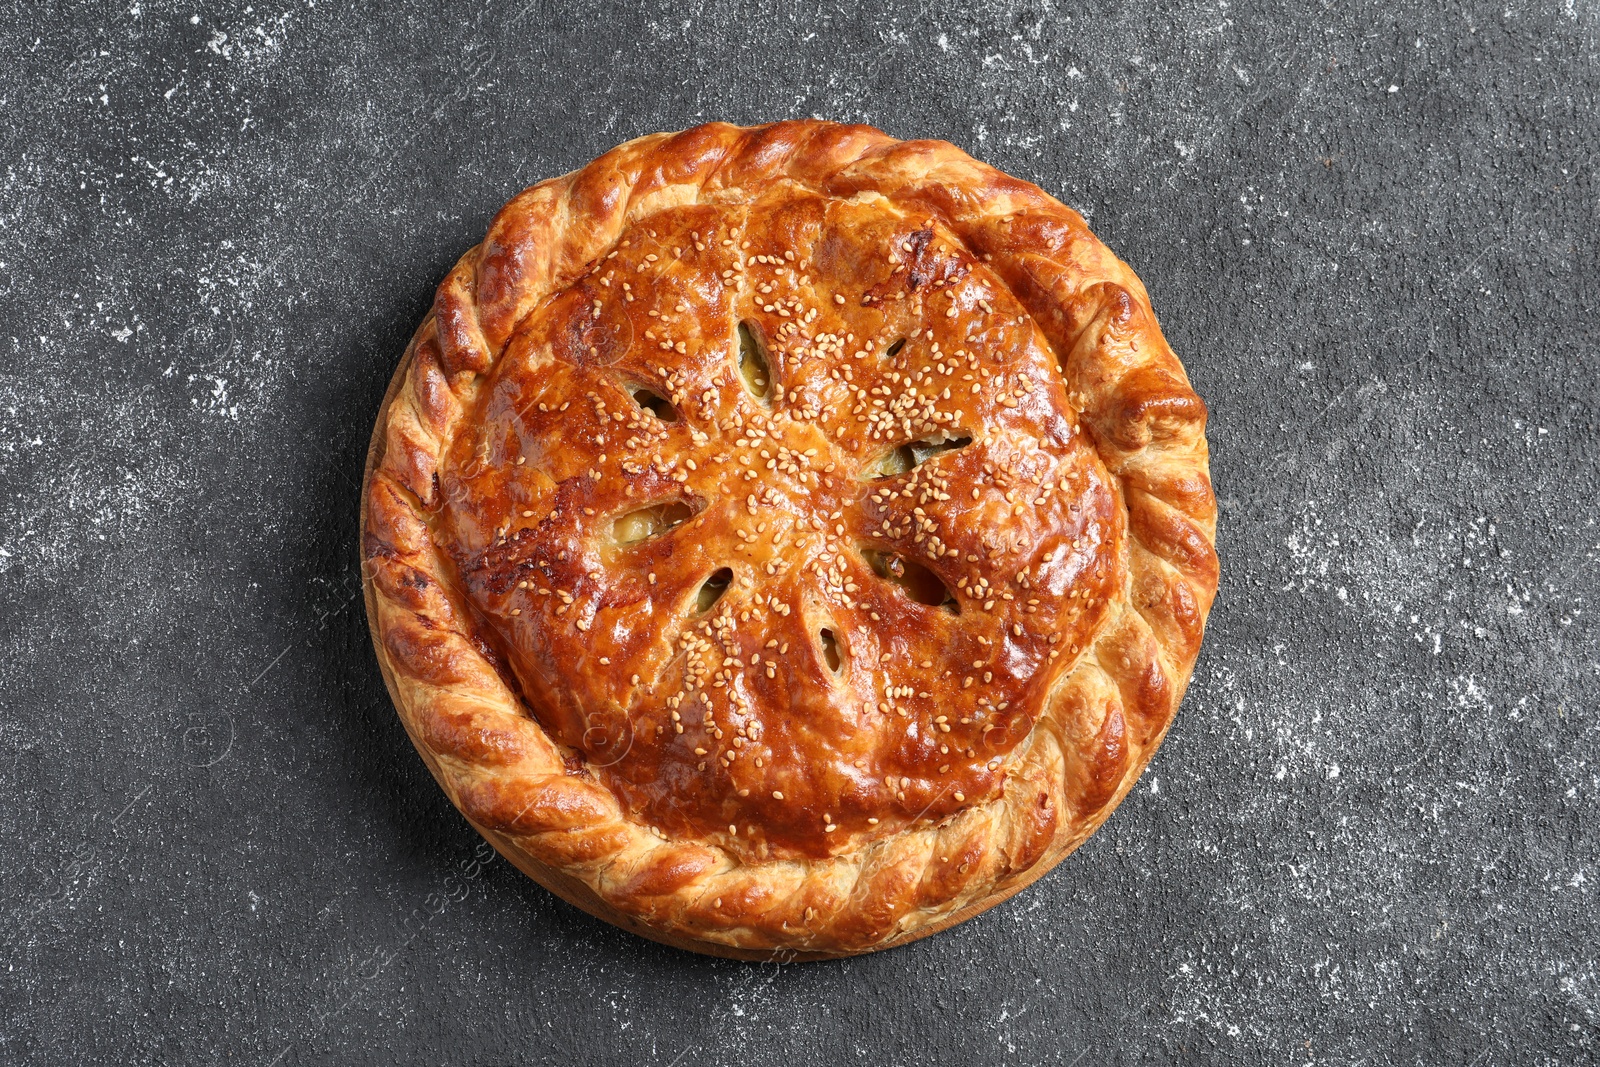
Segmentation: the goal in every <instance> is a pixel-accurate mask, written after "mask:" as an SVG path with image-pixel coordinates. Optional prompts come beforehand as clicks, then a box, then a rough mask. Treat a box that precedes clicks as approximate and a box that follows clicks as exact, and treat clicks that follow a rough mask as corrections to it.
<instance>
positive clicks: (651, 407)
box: [628, 385, 678, 422]
mask: <svg viewBox="0 0 1600 1067" xmlns="http://www.w3.org/2000/svg"><path fill="white" fill-rule="evenodd" d="M628 395H630V396H632V397H633V402H634V403H635V404H638V405H639V407H641V408H643V409H644V410H645V411H648V412H649V413H650V414H652V415H654V416H655V417H656V418H658V419H660V420H661V421H662V422H677V421H678V412H677V410H676V409H675V408H674V407H673V406H672V404H671V403H670V402H669V401H668V400H667V398H666V397H664V396H662V395H661V394H660V393H657V392H655V391H653V390H651V389H647V388H645V387H644V386H642V385H630V386H628Z"/></svg>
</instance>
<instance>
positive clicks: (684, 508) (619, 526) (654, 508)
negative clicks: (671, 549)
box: [611, 500, 694, 545]
mask: <svg viewBox="0 0 1600 1067" xmlns="http://www.w3.org/2000/svg"><path fill="white" fill-rule="evenodd" d="M692 518H694V508H692V507H690V506H689V505H688V504H686V503H684V502H683V501H682V500H673V501H669V502H667V503H665V504H652V505H651V506H649V507H647V508H640V509H639V510H638V511H630V512H629V513H628V514H626V515H624V516H622V517H621V518H620V519H618V520H617V521H616V522H614V523H612V524H611V539H612V540H613V541H615V542H616V543H617V544H619V545H632V544H637V543H639V542H640V541H646V540H649V539H650V538H652V537H660V536H661V535H662V534H664V533H666V532H667V531H668V530H670V529H672V528H673V527H674V526H681V525H682V524H683V523H685V522H688V521H689V520H690V519H692Z"/></svg>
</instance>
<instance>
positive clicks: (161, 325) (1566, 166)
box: [0, 0, 1600, 1067]
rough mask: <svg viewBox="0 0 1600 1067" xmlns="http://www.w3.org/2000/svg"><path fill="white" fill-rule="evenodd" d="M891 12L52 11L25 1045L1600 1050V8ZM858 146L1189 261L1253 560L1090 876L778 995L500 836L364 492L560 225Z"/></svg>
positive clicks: (31, 469)
mask: <svg viewBox="0 0 1600 1067" xmlns="http://www.w3.org/2000/svg"><path fill="white" fill-rule="evenodd" d="M825 2H827V0H825ZM874 6H877V5H857V4H855V3H842V4H838V5H836V6H828V7H825V8H824V9H823V10H817V8H816V5H815V4H814V3H812V2H796V3H774V4H770V5H768V6H767V7H765V8H762V9H746V10H741V9H735V8H734V7H731V6H728V5H726V4H721V3H693V4H688V5H685V6H681V7H675V8H672V9H670V10H663V11H660V12H658V13H655V14H641V13H638V12H636V11H633V10H631V9H630V7H628V6H624V5H618V6H617V7H615V8H611V7H604V6H573V7H569V8H565V9H559V10H558V9H557V8H555V7H554V6H553V5H545V4H539V3H534V4H524V3H500V2H489V3H484V4H477V5H471V6H467V7H462V8H460V9H457V10H456V11H454V12H448V13H446V12H441V11H439V10H437V6H436V5H434V4H420V3H403V4H399V5H396V6H392V7H389V8H387V9H385V10H375V9H374V10H368V9H365V8H361V7H353V6H351V5H349V4H347V3H342V2H337V0H316V2H315V3H314V4H313V3H311V2H310V0H295V2H293V3H288V2H285V0H253V6H246V5H245V4H243V3H239V4H232V5H222V6H217V7H214V8H213V7H211V6H209V5H200V4H189V5H182V6H176V7H174V6H171V5H169V4H168V3H166V2H165V0H122V2H121V3H117V4H84V5H82V6H78V7H67V6H60V7H57V6H46V7H43V8H41V7H40V6H38V5H36V4H31V3H30V4H18V5H16V6H14V7H12V8H11V9H10V10H9V11H8V12H6V13H5V14H4V16H3V17H0V54H3V55H4V64H3V68H0V70H3V73H4V77H3V81H0V114H3V115H4V116H5V121H4V122H3V123H0V144H3V146H4V150H3V155H0V412H3V416H0V603H3V605H4V606H3V608H0V707H3V715H0V759H3V764H0V766H3V770H0V789H3V796H4V804H3V806H0V931H3V933H0V1062H5V1063H18V1064H23V1063H38V1064H67V1063H109V1064H117V1065H132V1064H144V1063H216V1064H222V1063H249V1062H255V1063H260V1064H273V1063H277V1064H310V1063H337V1064H341V1065H361V1064H390V1063H411V1062H416V1063H423V1062H427V1063H440V1064H480V1063H481V1064H499V1063H511V1062H516V1063H536V1064H545V1063H549V1064H568V1063H613V1062H614V1063H627V1064H661V1065H667V1064H680V1065H687V1064H700V1063H716V1064H721V1063H727V1064H735V1063H737V1064H762V1065H765V1064H775V1065H793V1064H797V1063H801V1064H810V1063H816V1064H823V1063H827V1064H834V1063H863V1064H873V1065H882V1064H902V1063H905V1064H909V1063H925V1062H943V1063H968V1062H971V1063H976V1062H995V1063H1061V1064H1078V1063H1082V1064H1090V1063H1101V1062H1111V1063H1121V1062H1129V1063H1132V1062H1152V1063H1165V1062H1171V1061H1186V1062H1195V1063H1230V1064H1231V1063H1238V1064H1246V1063H1272V1064H1286V1063H1337V1064H1357V1063H1374V1064H1382V1063H1407V1064H1409V1063H1426V1064H1457V1065H1470V1067H1482V1065H1485V1064H1497V1063H1531V1064H1542V1063H1551V1064H1555V1063H1563V1064H1569V1063H1582V1062H1595V1061H1596V1059H1597V1057H1600V1052H1597V1048H1600V1020H1597V1012H1600V961H1597V955H1600V949H1597V943H1600V920H1597V919H1596V913H1597V912H1600V908H1597V903H1600V801H1597V798H1600V765H1597V759H1600V744H1597V740H1600V737H1597V727H1596V719H1597V715H1596V711H1597V707H1596V705H1597V698H1600V640H1597V636H1600V621H1597V618H1596V614H1595V612H1596V607H1597V605H1596V603H1595V602H1596V599H1597V596H1600V580H1597V577H1596V564H1597V562H1600V525H1597V522H1596V517H1597V513H1600V504H1597V500H1600V474H1597V460H1596V457H1597V454H1600V430H1597V416H1600V411H1597V395H1600V386H1597V382H1596V377H1597V374H1600V353H1597V351H1596V328H1595V324H1596V313H1597V308H1596V304H1597V297H1600V269H1597V268H1600V263H1597V242H1596V224H1597V215H1600V209H1597V197H1596V191H1597V186H1596V174H1595V166H1596V153H1597V143H1600V117H1597V115H1600V111H1597V104H1600V101H1597V99H1596V97H1597V89H1600V43H1597V39H1600V10H1597V7H1596V4H1595V0H1564V2H1563V0H1549V2H1535V3H1524V2H1522V0H1510V3H1509V6H1506V5H1503V4H1493V5H1489V4H1472V5H1459V4H1441V5H1439V6H1437V7H1434V6H1431V5H1427V4H1424V3H1419V2H1415V0H1398V2H1397V3H1395V4H1392V5H1374V6H1370V7H1368V6H1359V5H1345V4H1333V3H1327V4H1304V5H1300V7H1299V10H1297V11H1295V12H1293V13H1283V12H1279V11H1275V10H1273V9H1271V7H1270V6H1269V5H1265V4H1261V3H1258V2H1256V0H1240V2H1235V3H1223V2H1220V0H1218V2H1215V3H1211V4H1207V5H1204V6H1201V7H1197V8H1191V9H1187V10H1183V11H1180V10H1178V5H1174V4H1168V3H1159V2H1153V0H1130V2H1126V3H1111V2H1101V3H1093V4H1088V5H1083V6H1081V7H1076V6H1063V5H1061V4H1056V3H1049V4H1042V3H1035V2H1019V3H1006V2H1000V0H994V2H990V3H986V4H980V5H979V6H976V7H973V8H970V9H968V10H965V11H963V10H961V9H960V7H959V5H953V4H927V3H914V2H904V3H894V4H890V5H888V6H889V7H890V8H891V11H890V13H888V14H884V15H874V14H870V13H868V12H867V11H866V10H865V9H866V8H868V7H874ZM202 7H204V8H205V9H203V10H202ZM811 114H816V115H821V116H825V117H830V118H837V119H844V120H852V121H864V122H869V123H874V124H876V125H879V126H881V127H883V128H884V129H886V130H888V131H889V132H891V133H893V134H896V135H898V136H905V137H913V136H915V137H939V138H944V139H947V140H950V141H953V142H955V143H957V144H959V145H961V146H963V147H965V148H967V149H968V150H970V151H972V152H973V153H975V154H976V155H978V156H980V157H982V158H984V159H986V160H988V161H989V162H991V163H993V164H995V165H997V166H999V167H1001V168H1003V169H1005V170H1007V171H1010V172H1012V173H1014V174H1017V175H1020V176H1022V177H1025V178H1028V179H1031V180H1033V181H1035V182H1037V183H1039V184H1040V185H1042V186H1044V187H1045V188H1046V189H1049V190H1052V191H1054V192H1055V193H1056V194H1057V195H1059V196H1060V197H1061V198H1062V199H1064V200H1065V201H1066V202H1068V203H1069V204H1072V205H1073V206H1075V207H1077V208H1078V209H1079V210H1080V211H1082V212H1083V213H1084V215H1085V216H1086V217H1087V218H1088V219H1089V221H1090V223H1091V225H1092V226H1093V227H1094V228H1095V230H1096V231H1097V232H1098V233H1099V234H1100V236H1101V237H1102V238H1103V239H1104V240H1106V242H1107V243H1109V244H1110V245H1111V246H1112V247H1113V248H1114V249H1116V250H1117V251H1118V252H1119V253H1120V254H1121V255H1122V256H1123V257H1124V258H1125V259H1127V260H1128V261H1129V262H1130V263H1131V264H1132V265H1133V266H1134V268H1135V269H1136V270H1138V271H1139V273H1140V274H1141V275H1142V276H1143V278H1144V279H1145V281H1146V282H1147V283H1148V285H1149V288H1150V291H1151V293H1152V294H1153V296H1154V300H1155V304H1156V308H1157V311H1158V312H1159V313H1160V315H1161V317H1162V320H1163V323H1164V326H1165V329H1166V331H1167V335H1168V337H1169V338H1170V340H1171V341H1172V343H1173V346H1174V347H1175V348H1176V349H1177V350H1178V351H1179V352H1180V353H1181V354H1182V356H1183V358H1184V360H1185V361H1186V363H1187V365H1188V368H1189V372H1190V374H1191V375H1192V377H1193V379H1194V381H1195V383H1196V385H1197V387H1198V388H1199V390H1200V392H1201V393H1202V394H1203V395H1204V397H1205V398H1206V399H1207V401H1208V402H1209V403H1210V405H1211V410H1212V422H1211V441H1212V447H1213V454H1214V466H1213V471H1214V475H1215V481H1216V485H1217V489H1218V494H1219V497H1220V499H1221V504H1222V515H1221V534H1220V550H1221V553H1222V557H1223V561H1224V575H1223V587H1222V594H1221V597H1220V599H1219V600H1218V602H1217V607H1216V610H1215V612H1214V613H1213V614H1212V617H1211V628H1210V633H1209V635H1208V637H1207V645H1206V650H1205V652H1204V654H1203V656H1202V658H1201V662H1200V665H1199V668H1198V671H1197V673H1196V676H1195V680H1194V684H1193V687H1192V688H1191V690H1190V693H1189V697H1188V700H1187V702H1186V704H1185V707H1184V709H1183V711H1182V713H1181V714H1180V717H1179V719H1178V722H1177V725H1176V727H1175V728H1174V730H1173V733H1172V735H1171V737H1170V739H1169V740H1168V741H1167V743H1166V746H1165V747H1164V748H1163V749H1162V751H1161V752H1160V754H1159V755H1158V757H1157V758H1156V760H1155V762H1154V764H1153V765H1152V766H1151V768H1150V770H1149V772H1148V773H1147V775H1146V777H1145V778H1144V779H1143V781H1142V782H1141V784H1140V786H1139V788H1138V789H1137V791H1136V792H1135V793H1134V794H1132V795H1131V796H1130V797H1129V798H1128V800H1127V802H1126V803H1125V804H1124V805H1123V806H1122V808H1121V810H1120V811H1119V812H1118V813H1117V815H1116V816H1115V817H1114V818H1113V819H1112V820H1111V822H1110V823H1109V824H1108V825H1107V826H1106V828H1105V829H1104V830H1103V831H1101V833H1100V834H1099V835H1098V836H1097V837H1095V838H1094V839H1093V840H1092V841H1091V842H1090V843H1089V844H1088V845H1087V846H1086V847H1085V848H1083V849H1082V850H1081V851H1080V852H1079V853H1078V854H1077V855H1076V856H1075V857H1073V858H1072V859H1071V860H1070V861H1069V862H1067V863H1066V864H1065V865H1063V866H1062V867H1061V868H1059V869H1058V870H1057V871H1056V872H1055V873H1054V874H1052V875H1051V876H1049V877H1048V878H1046V879H1044V880H1043V881H1042V882H1040V883H1039V884H1038V885H1037V886H1036V887H1035V888H1034V889H1032V890H1031V891H1030V892H1028V893H1026V894H1025V895H1023V896H1021V897H1019V898H1017V899H1016V900H1014V901H1012V902H1011V903H1009V904H1007V905H1005V906H1002V907H1000V908H998V909H996V910H994V911H993V912H991V913H989V914H988V915H986V916H984V917H982V918H980V919H978V920H976V921H974V922H971V923H968V924H967V925H965V926H963V927H961V928H959V929H957V930H955V931H952V932H949V933H946V934H944V935H942V936H940V937H937V938H934V939H932V940H930V941H925V942H920V943H918V944H915V945H912V946H910V947H907V948H903V949H899V950H897V951H894V952H891V953H887V954H883V955H879V956H873V957H867V958H863V959H857V960H852V961H845V962H838V963H831V964H809V965H792V966H784V967H777V966H752V965H745V964H738V963H732V962H726V961H714V960H708V959H702V958H698V957H694V956H689V955H685V954H682V953H679V952H675V951H672V950H669V949H665V948H662V947H659V946H656V945H653V944H649V943H646V942H644V941H641V940H638V939H635V938H632V937H629V936H627V935H624V934H621V933H619V932H617V931H615V930H613V929H611V928H610V927H607V926H605V925H603V924H600V923H598V922H595V921H593V920H591V919H589V918H588V917H586V916H584V915H582V914H580V913H578V912H576V911H574V910H573V909H571V908H569V907H567V906H566V905H564V904H561V903H559V902H558V901H556V900H554V899H553V898H551V897H550V896H548V895H546V894H545V893H544V892H543V891H541V890H540V889H539V888H538V887H537V886H535V885H533V884H532V883H530V882H528V881H526V880H525V879H523V878H522V877H521V876H520V875H519V874H517V873H516V872H515V871H514V870H513V869H512V868H511V867H510V866H509V865H507V864H506V863H505V862H503V861H501V860H499V859H496V858H494V857H492V855H491V854H489V852H488V850H487V849H486V848H485V847H484V846H482V845H481V844H480V843H479V841H478V839H477V837H476V836H475V835H474V834H473V833H472V832H471V831H470V830H469V829H468V828H467V826H466V825H465V824H464V823H463V822H462V820H461V819H460V818H459V817H458V816H457V815H456V813H455V812H454V810H453V809H452V808H451V807H450V806H449V805H448V803H447V802H446V801H445V799H444V798H443V796H442V795H441V794H440V792H439V790H438V789H437V788H436V787H435V786H434V785H433V783H432V781H431V780H430V779H429V778H428V776H427V774H426V772H425V771H424V769H423V766H422V764H421V762H420V761H419V760H418V759H417V757H416V756H415V754H414V753H413V752H412V751H411V749H410V746H409V745H408V743H407V741H406V738H405V735H404V733H403V732H402V730H401V728H400V725H399V723H398V721H397V720H396V718H395V716H394V713H393V712H392V710H391V708H390V706H389V702H388V699H387V697H386V696H385V694H384V690H383V686H382V683H381V681H380V679H379V675H378V672H377V668H376V666H375V664H374V661H373V658H372V655H371V653H370V651H369V648H368V641H367V632H366V626H365V621H364V619H363V613H362V607H361V601H360V598H359V596H358V590H359V583H358V573H357V567H356V560H355V557H356V552H355V537H356V503H357V501H356V494H357V481H358V479H359V474H360V470H361V462H362V458H363V449H364V446H365V443H366V438H367V433H368V429H369V426H370V424H371V419H372V416H373V414H374V411H375V409H376V405H377V402H378V399H379V397H380V396H381V394H382V392H383V389H384V386H385V383H386V382H387V380H388V377H389V374H390V371H391V369H392V367H393V366H394V364H395V362H396V360H397V358H398V357H399V354H400V352H401V348H402V346H403V344H404V342H405V340H406V338H407V337H408V335H409V334H410V331H411V329H412V328H413V326H414V324H415V323H416V322H417V321H418V319H419V318H420V316H421V315H422V314H423V312H424V310H425V308H426V307H427V304H428V301H429V299H430V295H431V292H432V288H433V286H434V285H435V283H436V282H437V281H438V280H439V278H440V277H441V276H442V275H443V272H444V271H445V269H446V268H447V267H448V266H449V265H450V264H451V263H452V262H453V261H454V260H455V258H456V257H457V256H458V255H459V254H460V253H461V252H462V251H463V250H464V249H466V248H467V247H469V246H470V245H471V244H473V243H474V242H475V241H476V240H477V239H478V237H479V236H480V235H481V234H482V232H483V230H484V228H485V226H486V224H487V222H488V220H489V217H490V216H491V214H492V213H493V212H494V210H495V209H496V208H498V207H499V205H500V204H501V203H502V202H503V201H505V200H506V199H507V198H508V197H509V196H510V195H511V194H512V193H514V192H515V191H517V190H518V189H520V188H522V187H523V186H525V185H528V184H531V183H533V182H535V181H537V180H539V179H541V178H544V177H548V176H551V175H555V174H558V173H561V172H563V171H566V170H568V169H571V168H573V167H575V166H578V165H581V164H582V163H584V162H586V161H587V160H589V159H590V158H591V157H593V156H594V155H596V154H598V153H599V152H601V151H603V150H604V149H606V148H608V147H610V146H611V145H612V144H614V143H616V142H618V141H621V140H623V139H625V138H627V137H630V136H633V135H636V134H639V133H644V132H649V131H654V130H657V129H676V128H680V127H683V126H686V125H691V124H694V123H697V122H700V121H703V120H707V119H712V118H722V119H729V120H733V121H738V122H757V121H763V120H769V119H773V118H779V117H785V116H794V115H811Z"/></svg>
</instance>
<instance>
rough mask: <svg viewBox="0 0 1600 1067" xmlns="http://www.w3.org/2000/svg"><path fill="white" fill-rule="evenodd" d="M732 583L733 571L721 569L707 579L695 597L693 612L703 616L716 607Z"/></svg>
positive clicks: (725, 568) (726, 568)
mask: <svg viewBox="0 0 1600 1067" xmlns="http://www.w3.org/2000/svg"><path fill="white" fill-rule="evenodd" d="M732 581H733V571H732V569H730V568H728V567H723V568H722V569H721V570H719V571H716V572H715V573H713V574H712V575H711V577H709V578H707V579H706V580H705V581H704V582H703V583H701V586H700V592H699V593H697V594H696V595H695V605H694V606H695V610H696V611H698V612H700V613H702V614H704V613H705V612H708V611H710V610H711V609H712V608H713V607H715V606H716V603H717V601H719V600H721V599H722V594H723V593H726V592H727V591H728V585H729V583H731V582H732Z"/></svg>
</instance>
